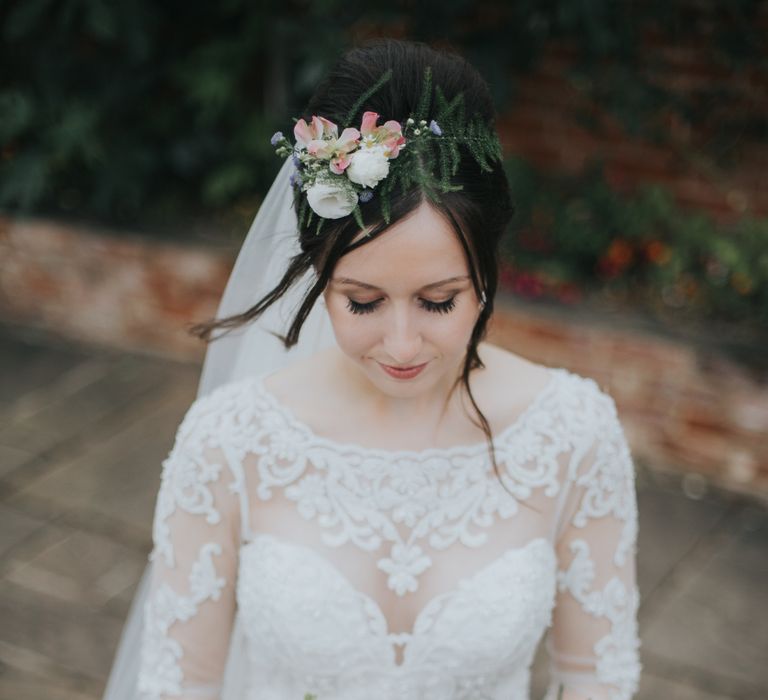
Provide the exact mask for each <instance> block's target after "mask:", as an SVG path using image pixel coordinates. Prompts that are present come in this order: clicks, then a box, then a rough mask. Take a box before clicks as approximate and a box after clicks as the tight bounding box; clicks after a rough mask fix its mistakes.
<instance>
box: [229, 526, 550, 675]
mask: <svg viewBox="0 0 768 700" xmlns="http://www.w3.org/2000/svg"><path fill="white" fill-rule="evenodd" d="M260 540H261V541H267V542H270V541H271V542H272V543H273V544H277V545H279V546H281V547H286V548H289V549H294V550H297V551H300V552H303V553H305V554H308V555H309V556H310V557H312V559H313V561H315V562H318V561H319V562H320V564H321V565H322V566H324V567H325V568H326V570H328V571H330V572H331V573H332V574H333V576H335V577H336V578H338V579H339V580H340V581H341V582H342V583H343V585H344V586H345V587H346V588H347V589H348V590H349V591H350V593H352V595H353V596H355V597H357V598H359V599H360V600H362V601H363V603H364V606H363V608H364V609H365V610H367V611H368V613H369V614H370V611H373V612H374V613H375V615H376V617H377V618H378V619H379V622H380V623H382V624H383V626H384V628H385V629H386V632H385V634H384V635H383V636H384V639H385V640H386V641H387V643H388V645H389V647H388V648H389V650H390V651H391V653H392V663H393V666H394V668H395V669H396V670H397V671H405V669H406V667H407V666H408V649H409V648H410V646H411V642H412V641H413V639H414V638H416V637H418V636H419V634H420V633H419V632H418V628H419V625H420V623H421V621H422V620H423V619H424V618H425V617H426V615H427V614H428V613H431V612H432V611H433V609H434V608H435V607H436V606H438V607H439V606H440V605H442V604H443V603H444V602H445V601H446V600H449V599H450V598H452V597H455V596H457V595H458V594H459V593H460V592H461V591H462V590H463V589H464V588H465V587H466V586H468V585H471V584H472V583H473V582H475V581H476V580H477V579H478V578H480V577H481V576H482V575H484V574H487V572H488V571H490V570H492V569H493V568H494V567H496V566H498V565H499V564H501V563H502V562H504V561H506V560H507V559H509V558H510V557H512V556H517V555H520V554H522V553H524V552H526V551H528V549H529V548H531V546H532V545H534V544H537V545H538V544H545V545H546V546H547V551H548V552H549V554H550V556H551V557H552V558H553V560H554V564H555V565H556V562H557V554H556V552H555V550H554V548H553V547H552V544H551V543H550V542H549V540H548V539H547V538H546V537H544V536H543V535H540V536H538V537H534V538H533V539H532V540H529V541H528V542H526V543H525V544H524V545H521V546H518V547H509V548H508V549H505V550H504V551H503V552H502V553H501V554H500V555H499V556H498V557H496V558H495V559H492V560H491V561H490V562H488V563H487V564H485V565H483V566H482V567H480V568H479V569H478V570H477V571H475V572H474V573H473V574H471V575H469V576H462V577H461V578H460V579H459V580H458V581H457V582H456V584H455V585H454V586H452V587H451V588H449V589H448V590H447V591H443V592H442V593H438V594H436V595H434V596H432V597H431V598H429V599H428V600H427V602H426V603H425V604H424V605H423V606H422V607H421V609H420V610H419V611H418V612H417V613H416V616H415V617H414V620H413V624H412V626H411V631H410V632H391V631H390V625H389V620H388V619H387V617H386V615H385V614H384V611H383V610H382V609H381V606H380V605H379V603H378V602H377V601H376V600H375V599H374V598H372V597H371V596H369V595H368V594H367V593H364V592H363V591H361V590H359V589H358V588H357V587H355V586H354V585H353V584H352V582H351V581H350V580H349V578H348V577H347V576H346V574H344V573H343V572H342V571H341V569H339V568H338V567H337V566H336V565H335V564H334V563H333V562H331V561H330V560H329V559H326V558H325V557H324V556H322V554H320V553H319V552H317V551H316V550H315V549H313V548H312V547H309V546H306V545H303V544H299V543H297V542H292V541H290V540H287V539H284V538H282V537H279V536H277V535H273V534H272V533H269V532H260V533H256V534H254V536H253V538H252V539H251V540H249V541H248V542H245V543H242V544H241V545H240V550H241V551H242V550H244V549H246V548H247V547H251V546H252V545H255V544H258V542H259V541H260ZM432 622H433V624H434V619H433V621H432ZM369 629H370V628H369ZM426 631H429V628H427V630H426ZM421 633H422V634H423V633H425V631H422V632H421ZM397 646H402V649H403V650H402V662H401V663H397V661H396V660H395V659H396V652H395V647H397Z"/></svg>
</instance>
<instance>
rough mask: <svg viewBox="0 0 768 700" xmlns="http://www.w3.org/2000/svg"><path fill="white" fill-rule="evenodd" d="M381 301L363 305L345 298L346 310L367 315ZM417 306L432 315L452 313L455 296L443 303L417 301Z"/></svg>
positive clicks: (425, 300) (377, 300)
mask: <svg viewBox="0 0 768 700" xmlns="http://www.w3.org/2000/svg"><path fill="white" fill-rule="evenodd" d="M382 301H383V299H376V300H374V301H369V302H367V303H365V304H363V303H361V302H359V301H354V299H350V298H349V297H347V302H348V303H347V308H348V309H349V310H350V311H351V312H352V313H353V314H369V313H371V312H373V311H375V310H376V308H377V307H378V306H379V304H381V302H382ZM419 304H420V305H421V308H423V309H425V310H426V311H430V312H432V313H439V314H447V313H449V312H451V311H453V309H454V307H455V306H456V296H455V295H454V296H452V297H451V298H450V299H446V300H445V301H430V300H429V299H419Z"/></svg>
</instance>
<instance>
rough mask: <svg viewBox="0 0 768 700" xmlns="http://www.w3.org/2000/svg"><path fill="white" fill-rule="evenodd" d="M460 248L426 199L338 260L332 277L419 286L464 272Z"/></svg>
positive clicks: (385, 286)
mask: <svg viewBox="0 0 768 700" xmlns="http://www.w3.org/2000/svg"><path fill="white" fill-rule="evenodd" d="M468 274H469V269H468V266H467V261H466V259H465V256H464V249H463V248H462V245H461V243H460V242H459V240H458V239H457V237H456V233H455V232H454V230H453V227H452V226H451V224H450V223H449V222H448V221H447V220H446V219H445V218H444V217H443V216H442V215H441V214H440V213H438V212H437V211H435V210H434V209H433V208H432V207H431V206H430V205H429V204H428V203H427V202H422V203H421V205H420V206H419V208H418V209H416V210H415V211H414V212H413V213H412V214H411V215H410V216H408V217H407V218H405V219H402V220H400V221H398V222H397V223H396V224H394V225H393V226H390V227H389V228H388V229H387V230H386V231H384V232H382V233H381V234H380V235H379V236H377V237H376V238H374V239H373V240H372V241H370V242H369V243H366V244H365V245H363V246H360V247H359V248H356V249H355V250H353V251H352V252H350V253H347V254H346V255H344V256H343V257H341V258H340V259H339V261H338V262H337V263H336V267H335V269H334V271H333V277H334V278H339V277H348V278H352V279H355V280H360V281H362V282H366V283H368V284H372V285H375V286H377V287H379V288H381V289H395V288H419V287H422V286H424V285H426V284H429V283H430V282H435V281H438V280H442V279H445V278H447V277H453V276H461V275H468Z"/></svg>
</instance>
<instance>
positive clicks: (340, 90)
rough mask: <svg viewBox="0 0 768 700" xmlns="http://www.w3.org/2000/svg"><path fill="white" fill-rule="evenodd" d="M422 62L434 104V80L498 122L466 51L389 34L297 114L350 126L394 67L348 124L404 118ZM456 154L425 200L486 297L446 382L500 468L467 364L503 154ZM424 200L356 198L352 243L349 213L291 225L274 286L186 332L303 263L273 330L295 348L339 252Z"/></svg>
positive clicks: (411, 193)
mask: <svg viewBox="0 0 768 700" xmlns="http://www.w3.org/2000/svg"><path fill="white" fill-rule="evenodd" d="M426 66H431V70H432V92H433V95H432V98H433V99H432V100H431V104H432V105H434V104H435V99H434V89H435V86H440V88H441V89H442V91H443V94H444V95H445V97H446V99H447V100H449V101H450V100H452V99H453V98H454V97H455V96H456V95H458V94H460V93H463V95H464V103H465V108H466V113H467V115H468V116H472V115H477V116H479V117H480V118H481V119H482V121H483V122H484V123H485V124H486V125H488V126H489V127H490V128H492V129H493V128H495V127H494V119H495V114H494V108H493V101H492V99H491V95H490V92H489V90H488V86H487V84H486V83H485V81H484V80H483V78H482V77H481V76H480V75H479V73H478V72H477V70H476V69H475V68H474V67H472V66H471V65H470V64H469V63H468V62H467V61H466V60H465V59H464V58H462V57H461V56H460V55H458V54H456V53H452V52H449V51H445V50H438V49H434V48H432V47H430V46H428V45H426V44H424V43H421V42H414V41H402V40H395V39H376V40H372V41H368V42H366V43H363V44H361V45H360V46H357V47H355V48H352V49H351V50H349V51H347V52H346V53H345V54H344V55H343V56H342V57H341V58H340V59H339V60H338V61H337V63H336V64H335V65H334V66H333V67H332V68H331V70H330V72H329V73H328V75H327V76H326V78H325V79H324V80H323V82H322V83H320V85H319V86H318V87H317V89H316V91H315V93H314V95H313V96H312V97H311V99H310V100H309V103H308V104H307V107H306V109H305V111H304V113H303V114H302V115H301V116H302V117H303V118H304V119H305V120H307V121H309V120H310V119H311V116H312V115H318V116H323V117H326V118H327V119H330V120H331V121H333V122H334V123H336V124H338V125H339V127H340V130H341V128H343V127H346V126H349V125H350V124H341V123H340V122H341V120H343V119H344V118H345V116H346V114H347V112H348V111H349V110H350V109H351V108H352V107H353V106H354V104H355V102H356V101H357V100H358V98H359V97H360V96H361V95H362V94H363V93H365V92H366V90H368V89H369V88H370V87H371V86H372V85H374V84H375V83H376V82H377V81H378V80H379V78H381V76H382V75H383V74H384V73H385V72H386V71H387V70H389V69H392V77H391V79H390V80H389V81H387V82H386V83H385V84H384V85H383V86H382V87H381V88H379V89H378V90H377V91H376V92H375V93H374V94H373V95H371V97H370V98H369V99H367V100H366V101H365V102H364V103H363V104H362V105H361V106H360V108H359V110H358V112H357V113H356V114H355V115H354V118H353V119H352V122H351V124H359V123H360V121H361V119H362V114H363V112H365V111H368V110H371V111H374V112H377V113H378V114H380V115H381V117H382V121H384V120H389V119H394V120H396V121H399V122H400V123H401V124H404V123H405V120H406V119H407V118H408V116H409V115H410V114H411V113H413V112H414V111H416V108H417V103H418V100H419V97H420V95H421V93H422V87H423V83H422V80H423V76H424V69H425V67H426ZM431 118H432V114H430V115H429V116H427V117H426V119H427V121H429V120H430V119H431ZM459 153H460V161H459V167H458V170H457V172H456V175H455V176H453V177H452V178H451V184H453V185H460V186H461V189H460V190H457V191H450V192H445V193H441V194H440V202H439V203H438V204H435V203H433V202H432V201H430V202H429V203H430V205H432V206H433V207H435V209H436V210H437V211H438V213H440V214H442V215H443V216H444V217H445V218H446V220H447V221H448V222H450V224H451V226H452V228H453V230H454V232H455V234H456V237H457V239H458V240H459V242H460V244H461V246H462V248H463V249H464V253H465V255H466V258H467V261H468V267H469V270H470V276H471V279H472V284H473V287H474V289H475V292H476V294H477V296H478V298H481V297H482V296H483V293H484V296H485V300H486V301H485V305H484V306H483V307H482V309H481V311H480V314H479V317H478V319H477V322H476V323H475V326H474V328H473V330H472V335H471V338H470V342H469V344H468V346H467V354H466V357H465V361H464V366H463V368H462V372H461V375H460V377H457V379H456V382H455V383H454V384H453V386H452V388H451V393H452V392H453V390H454V389H455V388H456V387H457V386H458V384H459V382H461V383H462V384H463V386H464V388H465V389H466V392H467V395H468V396H469V398H470V400H471V402H472V405H473V406H474V408H475V410H476V411H477V416H478V418H479V420H480V423H477V421H475V420H474V418H471V420H472V421H473V423H475V425H477V426H478V427H481V428H482V430H483V432H484V433H485V435H486V437H487V439H488V443H489V448H490V453H491V460H492V462H493V467H494V470H495V471H496V474H497V476H498V475H499V472H498V466H497V464H496V458H495V450H494V445H493V436H492V433H491V428H490V425H489V423H488V420H487V419H486V417H485V416H484V415H483V413H482V411H481V410H480V407H479V406H478V405H477V403H476V401H475V398H474V396H473V395H472V391H471V389H470V387H469V374H470V372H471V371H472V370H473V369H476V368H482V367H484V365H483V363H482V361H481V360H480V357H479V355H478V352H477V346H478V344H479V342H480V341H481V340H482V339H483V338H484V337H485V334H486V327H487V324H488V320H489V319H490V317H491V315H492V313H493V300H494V296H495V293H496V288H497V284H498V248H499V240H500V238H501V236H502V235H503V233H504V231H505V230H506V227H507V225H508V224H509V221H510V219H511V218H512V215H513V212H514V208H513V205H512V202H511V199H510V193H509V187H508V182H507V178H506V175H505V173H504V170H503V168H502V164H501V162H500V161H494V162H491V163H490V165H491V170H490V172H489V171H483V170H481V169H480V167H479V165H478V164H477V162H476V161H475V159H474V158H473V157H472V155H471V153H470V152H469V151H468V150H467V148H466V147H465V146H464V145H462V144H459ZM374 192H375V190H374ZM299 196H300V195H299V194H298V193H296V195H295V197H296V198H295V201H294V204H295V205H298V197H299ZM301 196H305V195H301ZM425 199H426V198H425V194H424V192H423V191H421V189H420V188H419V187H418V186H414V187H412V188H411V189H410V190H407V191H405V192H403V191H401V190H399V189H396V190H395V191H393V193H392V197H391V200H390V206H391V213H390V222H389V224H387V223H385V222H384V220H383V219H382V217H381V212H380V209H379V205H378V202H377V201H376V197H375V196H374V198H373V199H372V200H371V201H369V202H366V203H362V202H361V203H360V210H361V213H362V215H363V221H364V223H365V226H366V228H368V229H369V232H368V235H367V236H364V237H361V238H360V239H359V240H358V241H355V242H354V243H352V241H353V240H354V239H355V238H356V236H357V235H358V234H359V232H360V229H359V227H358V226H357V224H356V222H355V219H354V217H352V216H351V215H350V216H346V217H342V218H340V219H330V220H326V221H324V222H323V228H322V232H321V234H320V235H315V224H314V223H311V224H306V225H305V226H304V227H303V228H300V229H299V231H298V236H299V243H300V252H299V253H297V254H296V255H295V256H294V257H293V258H291V261H290V263H289V265H288V268H287V270H286V271H285V274H284V276H283V278H282V279H281V281H280V282H279V284H278V285H277V286H276V287H275V288H274V289H272V291H270V292H269V293H268V294H266V295H265V296H264V297H263V298H262V299H261V300H260V301H259V302H258V303H257V304H255V305H254V306H252V307H251V308H250V309H248V310H247V311H245V312H243V313H241V314H238V315H235V316H230V317H228V318H224V319H218V320H213V321H208V322H205V323H200V324H197V325H195V326H193V327H192V328H191V329H190V332H191V333H192V334H193V335H196V336H199V337H200V338H202V339H204V340H205V341H210V340H211V334H212V332H213V331H214V330H216V329H219V328H236V327H238V326H241V325H243V324H245V323H247V322H248V321H250V320H252V319H254V318H257V317H258V316H259V315H260V314H261V313H262V312H263V311H264V310H265V309H267V308H268V307H269V306H270V305H271V304H273V303H274V302H275V301H277V300H278V299H279V298H280V297H281V296H282V295H283V294H284V293H285V292H286V291H287V290H288V289H289V288H290V287H291V286H292V285H293V284H294V283H295V282H297V281H298V280H299V279H300V278H301V277H302V275H304V273H305V272H307V271H308V270H309V269H310V268H313V269H314V271H315V277H316V281H315V283H314V285H313V286H312V287H311V288H310V289H309V290H308V291H307V293H306V294H305V295H304V298H303V300H302V303H301V305H300V307H299V309H298V311H297V313H296V315H295V317H294V319H293V321H292V322H291V325H290V327H289V328H288V332H287V333H286V335H285V336H278V337H279V338H280V340H282V342H283V343H284V345H285V347H286V349H287V348H290V347H292V346H293V345H295V344H296V342H297V340H298V337H299V332H300V330H301V327H302V325H303V323H304V321H305V320H306V318H307V316H308V315H309V313H310V311H311V310H312V307H313V306H314V304H315V302H316V300H317V299H318V297H319V296H320V295H321V294H322V293H323V290H324V289H325V287H326V285H327V284H328V282H329V280H330V278H331V276H332V274H333V270H334V268H335V266H336V263H337V261H338V260H339V258H341V257H342V256H343V255H345V254H346V253H348V252H350V251H352V250H354V249H356V248H358V247H359V246H361V245H365V244H366V243H367V242H368V241H370V240H373V239H374V238H376V237H377V236H379V235H382V234H385V233H386V230H387V228H389V226H392V225H394V224H395V223H397V222H398V221H400V220H401V219H403V218H404V217H406V216H407V215H408V214H410V213H412V212H413V211H414V210H415V209H417V208H418V207H419V205H420V204H421V202H422V201H425ZM449 396H450V395H449Z"/></svg>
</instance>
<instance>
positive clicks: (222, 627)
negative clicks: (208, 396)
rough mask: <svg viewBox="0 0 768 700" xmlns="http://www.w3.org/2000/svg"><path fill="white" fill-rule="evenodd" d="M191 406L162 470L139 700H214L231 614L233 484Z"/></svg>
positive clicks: (201, 413)
mask: <svg viewBox="0 0 768 700" xmlns="http://www.w3.org/2000/svg"><path fill="white" fill-rule="evenodd" d="M205 410H206V409H205V407H204V406H203V405H201V404H200V403H194V404H192V407H191V408H190V410H189V411H188V412H187V415H186V416H185V418H184V421H182V424H181V426H180V427H179V431H178V433H177V435H176V441H175V444H174V446H173V449H172V450H171V452H170V454H169V456H168V458H167V459H166V460H165V461H164V462H163V471H162V477H161V485H160V490H159V493H158V497H157V503H156V507H155V515H154V523H153V544H154V546H153V549H152V552H151V554H150V559H151V560H152V578H151V580H150V588H149V592H148V596H147V600H146V603H145V607H144V629H143V639H142V648H141V666H140V671H139V678H138V688H139V693H140V697H141V699H142V700H161V699H162V700H164V699H165V698H184V699H191V698H196V699H199V698H215V697H218V694H219V692H220V689H221V688H220V686H221V683H222V679H223V675H224V668H225V665H226V659H227V654H228V649H229V641H230V634H231V631H232V626H233V623H234V614H235V580H236V575H237V566H238V555H239V534H240V532H239V531H240V523H239V517H240V515H239V513H240V502H239V498H238V495H237V494H238V492H241V489H240V488H239V485H240V484H239V482H238V480H237V479H236V478H233V474H232V472H231V470H230V467H229V466H228V463H227V460H225V459H224V455H223V452H222V449H221V448H220V446H219V445H218V444H216V442H215V440H212V439H211V437H212V435H215V431H211V430H210V429H206V423H210V421H209V420H207V418H208V417H209V416H206V415H205Z"/></svg>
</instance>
